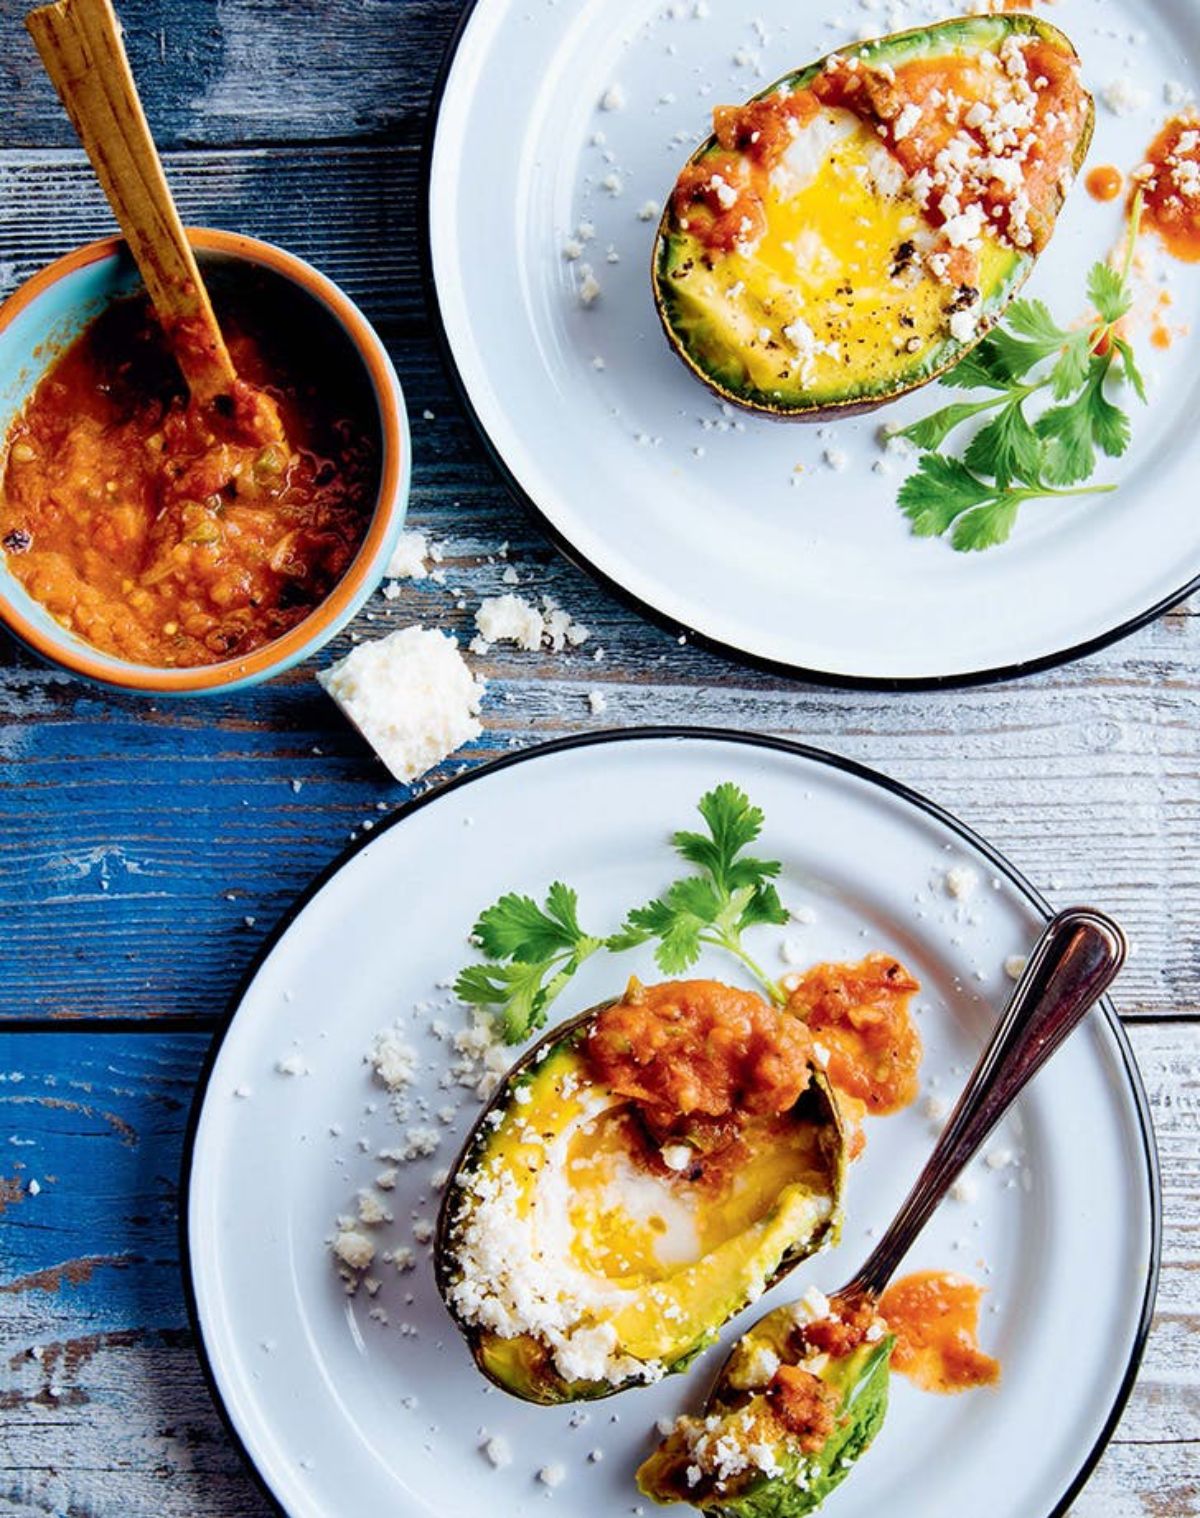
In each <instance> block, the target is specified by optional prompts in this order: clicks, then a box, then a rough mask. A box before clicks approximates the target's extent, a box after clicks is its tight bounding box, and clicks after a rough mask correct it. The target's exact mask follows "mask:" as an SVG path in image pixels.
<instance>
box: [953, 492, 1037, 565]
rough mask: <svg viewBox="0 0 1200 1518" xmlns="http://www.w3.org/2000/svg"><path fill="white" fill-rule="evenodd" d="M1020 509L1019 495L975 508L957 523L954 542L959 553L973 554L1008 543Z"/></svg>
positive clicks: (1004, 497)
mask: <svg viewBox="0 0 1200 1518" xmlns="http://www.w3.org/2000/svg"><path fill="white" fill-rule="evenodd" d="M1020 507H1021V498H1020V497H1019V496H1016V495H1007V496H1000V497H998V498H997V499H996V500H994V501H989V502H988V504H987V505H986V506H976V507H975V509H974V510H973V511H968V512H967V513H966V515H965V516H961V517H959V519H958V521H957V522H955V524H954V532H953V533H952V535H951V538H950V541H951V543H952V544H953V545H954V547H955V548H957V549H958V550H959V552H960V553H971V552H974V551H976V550H978V549H981V548H995V547H996V545H997V544H998V543H1004V542H1007V540H1008V536H1009V534H1010V533H1011V532H1012V530H1013V527H1014V526H1015V525H1016V520H1017V512H1018V511H1019V510H1020Z"/></svg>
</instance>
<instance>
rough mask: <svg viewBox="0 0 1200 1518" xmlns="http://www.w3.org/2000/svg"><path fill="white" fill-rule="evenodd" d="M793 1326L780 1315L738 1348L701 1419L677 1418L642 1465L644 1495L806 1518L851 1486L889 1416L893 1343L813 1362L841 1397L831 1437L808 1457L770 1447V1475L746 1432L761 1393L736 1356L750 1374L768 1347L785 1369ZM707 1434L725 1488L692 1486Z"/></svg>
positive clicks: (741, 1514) (732, 1516) (707, 1509)
mask: <svg viewBox="0 0 1200 1518" xmlns="http://www.w3.org/2000/svg"><path fill="white" fill-rule="evenodd" d="M794 1323H795V1317H794V1309H792V1308H789V1307H783V1308H777V1309H776V1311H775V1312H773V1313H770V1314H768V1316H767V1317H766V1318H763V1319H762V1320H761V1321H760V1322H758V1323H756V1324H755V1325H754V1327H753V1328H752V1329H751V1330H750V1331H749V1332H748V1333H747V1334H746V1335H744V1336H743V1338H742V1339H740V1340H739V1341H738V1344H737V1346H736V1348H735V1350H734V1354H733V1356H731V1360H730V1362H729V1363H727V1365H726V1367H725V1368H724V1369H723V1370H722V1372H721V1377H720V1379H719V1381H718V1384H717V1386H716V1388H714V1391H713V1394H712V1396H710V1398H709V1400H708V1402H707V1404H706V1405H705V1408H704V1415H703V1417H700V1418H683V1419H680V1420H679V1421H678V1422H677V1423H676V1426H675V1428H674V1429H673V1430H672V1431H671V1433H669V1434H668V1435H667V1436H666V1438H664V1439H663V1441H662V1443H661V1444H660V1445H659V1446H658V1448H657V1449H656V1450H655V1451H654V1453H653V1454H651V1455H650V1456H649V1457H648V1458H647V1459H646V1460H645V1461H644V1462H643V1463H642V1465H641V1467H640V1468H639V1470H638V1473H637V1480H638V1487H639V1489H640V1490H641V1492H642V1493H643V1494H644V1495H645V1496H647V1497H650V1498H652V1499H653V1500H654V1501H655V1502H659V1503H664V1504H667V1503H674V1502H689V1503H691V1504H692V1506H693V1507H697V1508H699V1509H700V1511H701V1512H703V1513H706V1514H709V1515H710V1518H803V1515H805V1514H807V1513H812V1512H815V1511H816V1509H817V1508H819V1507H820V1506H821V1504H822V1503H823V1502H824V1501H825V1498H826V1497H828V1495H829V1494H830V1492H832V1491H833V1489H834V1488H835V1487H836V1486H838V1485H840V1483H841V1482H842V1481H844V1480H845V1479H846V1476H847V1475H848V1474H849V1472H850V1469H851V1467H852V1466H853V1464H854V1462H855V1461H856V1460H857V1459H858V1457H859V1456H860V1455H862V1454H863V1453H864V1452H865V1451H866V1450H867V1448H868V1447H869V1446H870V1444H871V1442H872V1440H873V1439H874V1438H875V1436H876V1434H877V1433H878V1432H879V1430H880V1428H881V1427H882V1426H883V1422H884V1418H885V1417H886V1415H887V1406H888V1384H889V1377H890V1361H891V1353H892V1347H893V1345H894V1343H895V1339H894V1338H893V1336H892V1335H890V1334H885V1335H883V1336H882V1337H881V1338H879V1339H877V1340H876V1341H875V1342H874V1343H867V1344H860V1345H859V1347H858V1348H857V1349H855V1350H852V1351H851V1352H850V1353H849V1354H847V1355H843V1356H841V1357H840V1358H836V1359H835V1358H832V1357H830V1356H824V1355H823V1356H821V1357H819V1360H818V1361H816V1362H813V1363H814V1366H815V1369H814V1372H813V1373H814V1374H815V1375H816V1376H817V1377H818V1379H820V1380H821V1381H823V1382H824V1383H825V1385H826V1386H827V1387H829V1388H830V1389H831V1390H832V1391H834V1392H836V1393H837V1395H838V1398H839V1406H838V1410H837V1412H836V1414H835V1416H834V1429H833V1432H832V1433H831V1434H830V1435H829V1437H828V1439H826V1440H825V1442H824V1443H823V1444H822V1445H821V1446H820V1447H819V1448H818V1449H816V1450H813V1451H807V1452H806V1451H803V1450H801V1449H800V1448H799V1446H798V1445H797V1444H795V1443H794V1442H792V1441H791V1440H785V1441H782V1442H779V1443H776V1444H773V1445H772V1446H771V1451H772V1454H773V1456H774V1463H775V1468H774V1469H772V1470H771V1471H770V1472H768V1471H765V1470H763V1469H762V1464H763V1463H768V1462H764V1461H763V1455H762V1449H761V1445H758V1444H756V1443H754V1442H753V1440H752V1438H750V1439H748V1436H747V1432H746V1431H747V1429H753V1428H754V1421H755V1416H756V1414H757V1413H759V1412H761V1411H762V1408H763V1404H764V1398H765V1386H762V1385H754V1386H742V1387H741V1388H740V1389H739V1387H738V1386H737V1385H736V1384H735V1383H736V1382H737V1380H738V1376H737V1365H736V1358H735V1357H738V1356H742V1357H744V1358H743V1364H745V1365H747V1366H749V1365H752V1363H753V1359H754V1355H755V1353H756V1351H758V1350H760V1349H762V1348H767V1349H770V1350H771V1351H772V1353H773V1355H775V1356H776V1357H777V1359H778V1360H784V1361H786V1359H787V1342H788V1338H789V1335H790V1333H791V1330H792V1328H793V1325H794ZM821 1362H823V1363H821ZM731 1371H732V1378H731V1374H730V1373H731ZM750 1379H751V1380H753V1379H755V1378H754V1377H753V1376H751V1377H750ZM705 1435H707V1437H708V1439H709V1440H710V1441H711V1442H712V1443H713V1444H714V1445H718V1444H719V1447H720V1450H721V1451H722V1452H723V1455H722V1459H723V1463H724V1465H725V1468H727V1469H729V1470H730V1471H731V1472H732V1473H731V1474H730V1475H729V1476H728V1477H727V1479H725V1480H723V1481H718V1480H715V1479H713V1478H712V1477H711V1476H708V1475H706V1476H703V1477H701V1478H700V1479H699V1480H695V1479H691V1480H689V1471H690V1472H691V1474H692V1476H693V1477H696V1476H697V1475H698V1467H697V1465H696V1463H695V1462H696V1458H697V1457H696V1455H695V1454H694V1453H693V1441H694V1440H695V1439H696V1438H698V1437H703V1436H705ZM742 1448H745V1450H746V1453H747V1455H748V1456H749V1457H750V1458H749V1459H748V1461H747V1462H746V1464H745V1465H744V1467H743V1468H742V1469H737V1467H738V1466H739V1465H741V1464H742V1462H741V1461H739V1460H738V1459H737V1458H736V1454H737V1451H739V1449H742Z"/></svg>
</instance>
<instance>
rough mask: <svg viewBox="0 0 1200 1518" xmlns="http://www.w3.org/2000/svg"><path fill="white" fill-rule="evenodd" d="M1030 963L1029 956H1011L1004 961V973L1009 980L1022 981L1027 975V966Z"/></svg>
mask: <svg viewBox="0 0 1200 1518" xmlns="http://www.w3.org/2000/svg"><path fill="white" fill-rule="evenodd" d="M1028 963H1029V956H1028V955H1027V954H1010V955H1009V956H1008V958H1007V959H1006V960H1005V961H1004V973H1005V975H1007V976H1008V978H1009V980H1020V978H1021V976H1022V975H1024V973H1025V966H1026V965H1027V964H1028Z"/></svg>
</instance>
